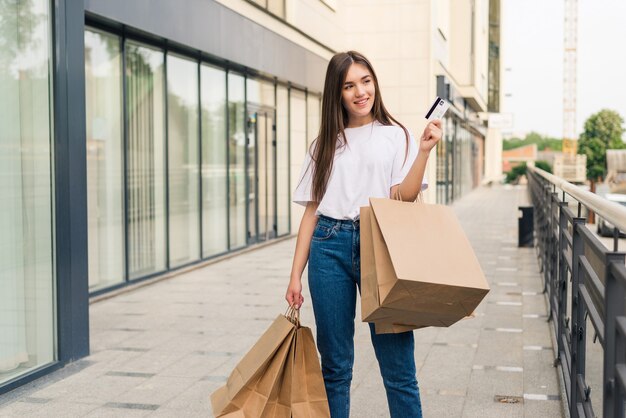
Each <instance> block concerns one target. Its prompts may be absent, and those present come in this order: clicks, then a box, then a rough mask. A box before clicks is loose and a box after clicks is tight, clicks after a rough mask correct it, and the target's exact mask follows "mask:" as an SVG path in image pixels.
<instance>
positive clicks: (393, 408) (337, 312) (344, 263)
mask: <svg viewBox="0 0 626 418" xmlns="http://www.w3.org/2000/svg"><path fill="white" fill-rule="evenodd" d="M359 237H360V234H359V222H358V221H350V220H348V221H346V220H341V221H340V220H336V219H332V218H328V217H325V216H320V217H319V219H318V222H317V226H316V227H315V231H314V232H313V237H312V239H311V250H310V254H309V288H310V290H311V299H312V302H313V312H314V314H315V324H316V326H317V348H318V350H319V352H320V355H321V357H322V373H323V375H324V383H325V386H326V393H327V395H328V403H329V405H330V414H331V417H332V418H347V417H348V416H349V415H350V383H351V381H352V366H353V364H354V318H355V309H356V293H357V288H358V290H359V291H360V285H361V255H360V238H359ZM370 334H371V339H372V344H373V345H374V351H375V352H376V359H377V360H378V365H379V367H380V372H381V375H382V378H383V382H384V384H385V391H386V393H387V402H388V404H389V412H390V414H391V417H392V418H421V417H422V405H421V402H420V395H419V389H418V387H417V380H416V378H415V374H416V370H415V357H414V348H415V342H414V338H413V332H412V331H410V332H404V333H401V334H381V335H377V334H376V333H375V332H374V326H373V325H372V324H370Z"/></svg>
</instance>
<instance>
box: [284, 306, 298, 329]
mask: <svg viewBox="0 0 626 418" xmlns="http://www.w3.org/2000/svg"><path fill="white" fill-rule="evenodd" d="M285 318H287V319H288V320H289V322H291V323H292V324H294V325H295V326H296V327H298V328H300V310H299V309H298V308H296V305H293V306H289V307H288V308H287V311H286V312H285Z"/></svg>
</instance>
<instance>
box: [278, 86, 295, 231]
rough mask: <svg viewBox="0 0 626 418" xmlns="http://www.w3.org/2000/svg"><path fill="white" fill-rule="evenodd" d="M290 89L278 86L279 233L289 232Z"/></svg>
mask: <svg viewBox="0 0 626 418" xmlns="http://www.w3.org/2000/svg"><path fill="white" fill-rule="evenodd" d="M290 189H291V188H290V183H289V90H287V87H284V86H278V87H277V88H276V221H277V225H276V229H277V234H278V235H285V234H288V233H289V206H290V196H291V190H290Z"/></svg>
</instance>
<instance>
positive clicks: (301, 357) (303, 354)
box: [291, 327, 330, 418]
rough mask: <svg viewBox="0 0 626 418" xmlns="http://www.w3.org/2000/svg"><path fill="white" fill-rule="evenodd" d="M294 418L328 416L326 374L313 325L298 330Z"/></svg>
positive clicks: (327, 417) (321, 417) (292, 405)
mask: <svg viewBox="0 0 626 418" xmlns="http://www.w3.org/2000/svg"><path fill="white" fill-rule="evenodd" d="M291 412H292V417H293V418H329V417H330V409H329V407H328V397H327V396H326V388H325V386H324V377H323V376H322V369H321V367H320V361H319V358H318V356H317V348H316V347H315V340H314V339H313V333H312V332H311V328H307V327H300V328H298V330H297V331H296V338H295V358H294V369H293V380H292V385H291Z"/></svg>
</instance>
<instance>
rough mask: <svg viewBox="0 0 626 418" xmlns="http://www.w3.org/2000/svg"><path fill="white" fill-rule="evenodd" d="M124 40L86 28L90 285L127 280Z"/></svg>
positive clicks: (93, 287)
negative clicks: (123, 156) (123, 101)
mask: <svg viewBox="0 0 626 418" xmlns="http://www.w3.org/2000/svg"><path fill="white" fill-rule="evenodd" d="M121 63H122V59H121V52H120V38H119V37H117V36H114V35H108V34H105V33H101V32H97V31H93V30H86V31H85V99H86V100H85V102H86V116H87V118H86V128H87V213H88V233H89V289H90V290H94V289H98V288H102V287H106V286H110V285H112V284H115V283H120V282H123V281H124V206H123V201H124V194H123V187H124V184H123V176H122V174H123V172H124V170H123V162H122V148H123V145H122V79H121Z"/></svg>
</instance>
